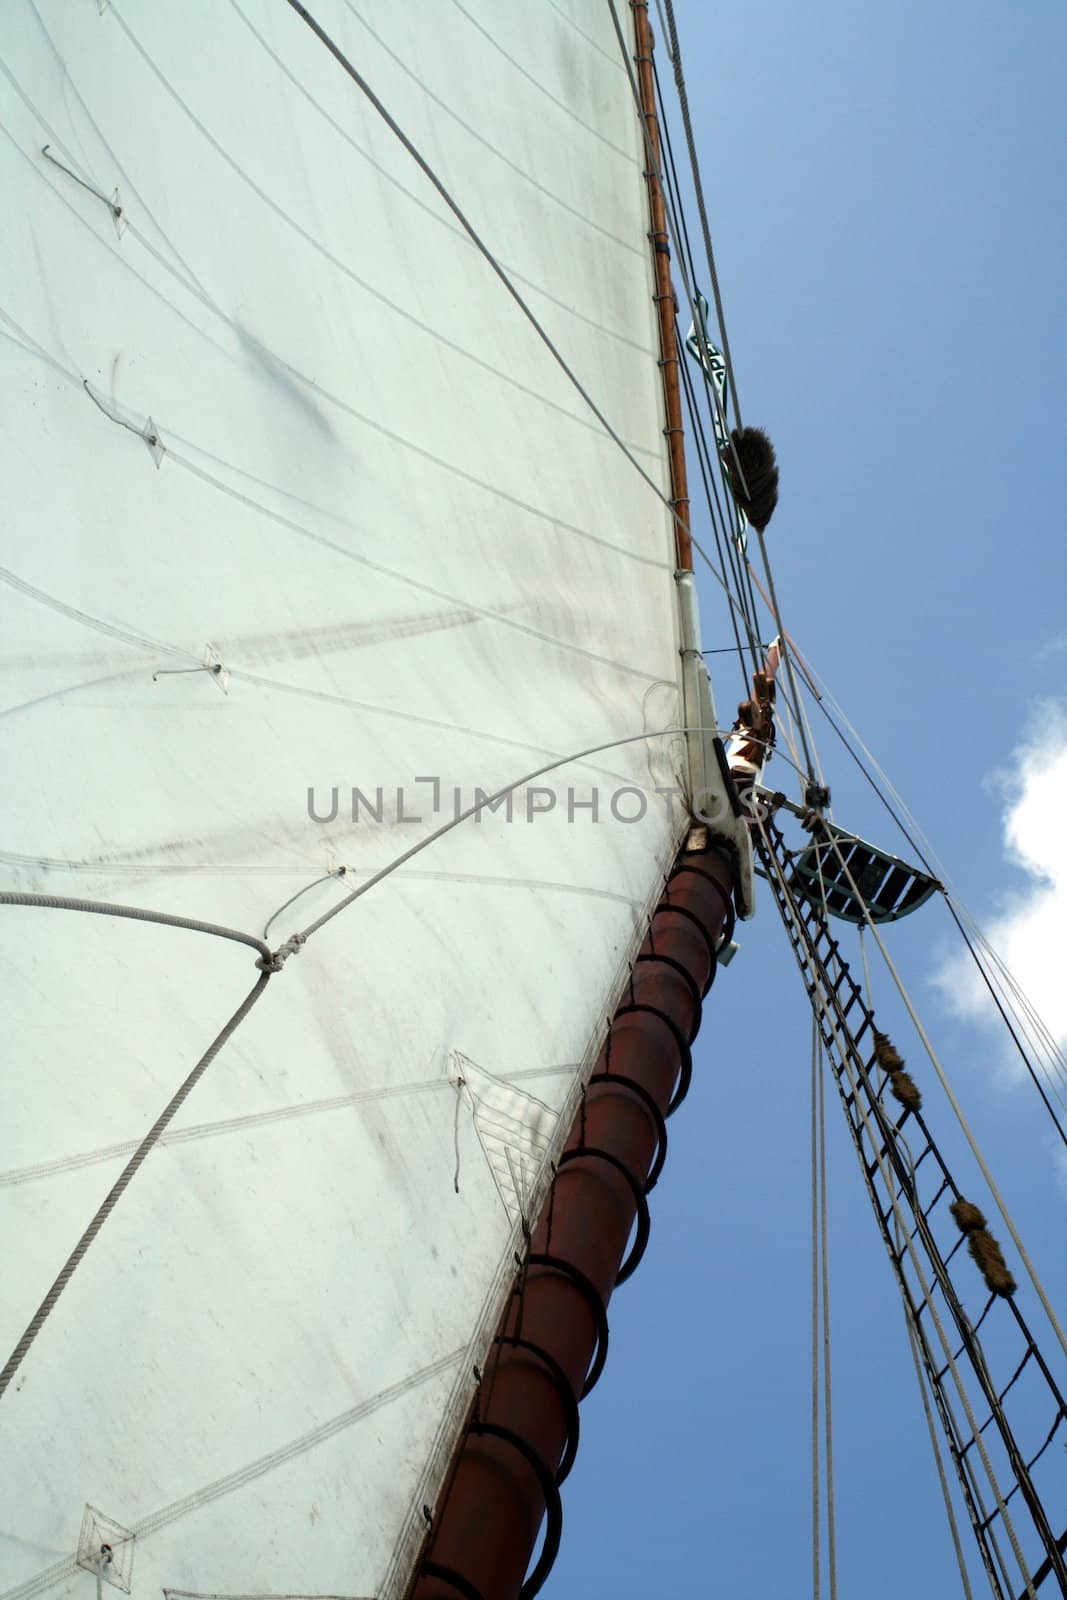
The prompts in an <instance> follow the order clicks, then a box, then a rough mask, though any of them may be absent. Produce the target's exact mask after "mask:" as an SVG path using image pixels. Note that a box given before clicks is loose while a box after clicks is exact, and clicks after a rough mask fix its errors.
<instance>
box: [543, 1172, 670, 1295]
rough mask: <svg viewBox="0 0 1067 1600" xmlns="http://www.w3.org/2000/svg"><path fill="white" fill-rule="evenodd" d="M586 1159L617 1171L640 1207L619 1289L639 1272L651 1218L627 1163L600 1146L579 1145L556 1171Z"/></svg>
mask: <svg viewBox="0 0 1067 1600" xmlns="http://www.w3.org/2000/svg"><path fill="white" fill-rule="evenodd" d="M585 1156H596V1158H597V1159H598V1160H599V1161H606V1162H607V1163H608V1165H609V1166H612V1167H614V1168H615V1171H616V1172H618V1173H619V1174H620V1176H621V1177H623V1178H624V1179H625V1180H626V1182H627V1184H628V1185H629V1188H630V1193H631V1194H632V1195H633V1197H634V1204H635V1205H636V1206H637V1237H636V1239H635V1240H634V1242H633V1248H632V1249H631V1251H630V1253H629V1255H628V1256H627V1257H626V1260H625V1261H624V1262H623V1264H622V1266H621V1267H620V1268H619V1270H618V1273H617V1274H616V1277H615V1288H616V1289H617V1288H618V1287H619V1284H620V1283H625V1282H626V1280H627V1278H629V1277H631V1276H632V1275H633V1274H634V1273H635V1272H636V1271H637V1269H638V1267H639V1266H640V1265H641V1257H642V1256H643V1255H644V1253H645V1250H646V1249H647V1248H648V1236H649V1234H650V1233H651V1231H652V1218H651V1216H650V1214H649V1209H648V1200H647V1198H646V1196H645V1191H644V1189H643V1188H642V1186H641V1180H640V1179H639V1178H635V1177H634V1174H633V1173H632V1172H631V1171H630V1168H629V1167H628V1166H627V1165H626V1163H625V1161H622V1160H620V1158H619V1157H618V1156H616V1155H612V1153H611V1151H610V1150H601V1149H600V1147H599V1146H598V1145H592V1144H579V1145H575V1146H574V1148H573V1149H572V1150H564V1152H563V1154H562V1155H561V1156H560V1158H559V1163H558V1166H557V1170H558V1171H562V1169H563V1168H564V1167H565V1166H566V1165H567V1163H568V1162H569V1161H577V1160H579V1159H581V1158H583V1157H585Z"/></svg>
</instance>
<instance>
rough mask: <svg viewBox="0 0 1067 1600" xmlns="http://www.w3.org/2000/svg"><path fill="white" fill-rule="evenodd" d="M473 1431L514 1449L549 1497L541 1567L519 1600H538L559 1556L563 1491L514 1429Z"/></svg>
mask: <svg viewBox="0 0 1067 1600" xmlns="http://www.w3.org/2000/svg"><path fill="white" fill-rule="evenodd" d="M470 1431H471V1433H473V1434H480V1435H481V1436H482V1437H483V1438H485V1437H488V1438H491V1439H501V1440H503V1442H504V1443H505V1444H510V1445H512V1446H513V1447H514V1448H515V1449H516V1450H517V1451H518V1452H519V1454H520V1455H521V1456H522V1457H523V1459H524V1460H525V1461H526V1462H527V1463H528V1464H529V1466H530V1468H531V1469H532V1471H533V1474H534V1476H535V1477H536V1479H537V1481H538V1483H539V1484H540V1486H541V1492H542V1493H543V1495H544V1497H545V1515H546V1517H547V1519H548V1525H547V1527H546V1528H545V1540H544V1543H543V1544H542V1546H541V1554H540V1556H539V1557H538V1560H537V1565H536V1566H535V1567H534V1569H533V1571H532V1572H531V1573H530V1574H529V1576H528V1577H527V1579H526V1582H525V1583H524V1584H523V1586H522V1588H521V1589H520V1590H519V1600H534V1595H537V1594H540V1592H541V1589H542V1587H543V1585H544V1581H545V1579H546V1578H547V1577H548V1574H549V1573H550V1572H551V1570H552V1568H553V1566H554V1565H555V1561H556V1557H557V1555H558V1554H559V1542H560V1538H561V1537H562V1534H563V1502H562V1500H561V1499H560V1496H559V1489H558V1488H557V1487H556V1483H555V1480H554V1479H553V1477H552V1474H551V1472H549V1470H548V1468H547V1467H546V1466H545V1464H544V1462H543V1461H542V1460H541V1457H540V1456H539V1455H538V1454H537V1451H536V1450H535V1449H534V1448H533V1446H532V1445H529V1444H527V1443H526V1440H525V1439H523V1438H521V1437H520V1435H519V1434H517V1433H513V1432H512V1430H511V1429H510V1428H504V1427H501V1425H500V1424H499V1423H498V1422H477V1421H475V1422H472V1423H471V1425H470Z"/></svg>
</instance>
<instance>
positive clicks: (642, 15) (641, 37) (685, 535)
mask: <svg viewBox="0 0 1067 1600" xmlns="http://www.w3.org/2000/svg"><path fill="white" fill-rule="evenodd" d="M630 9H631V11H632V12H633V14H634V41H635V44H636V51H635V54H634V61H635V63H636V66H637V83H638V88H639V90H640V93H641V115H642V117H643V119H644V125H645V141H644V143H645V179H646V181H647V183H648V210H649V217H650V218H651V224H652V225H651V229H650V231H649V235H648V237H649V242H650V243H651V245H652V268H653V272H654V274H655V284H656V292H655V296H654V299H655V302H656V314H657V316H658V318H659V352H660V370H661V371H662V373H663V405H664V414H665V416H666V419H667V421H666V426H665V428H664V433H665V435H666V438H667V448H668V459H669V463H670V474H671V505H672V507H673V509H674V519H675V520H674V547H675V561H676V564H677V567H678V570H679V571H680V572H692V570H693V546H692V541H691V539H690V537H689V483H688V479H687V477H686V470H685V436H684V430H683V427H682V388H681V380H680V378H679V373H678V364H679V361H680V358H681V352H680V351H679V349H678V340H677V337H676V334H675V328H674V316H675V310H676V306H675V300H674V285H673V284H672V282H671V246H670V238H669V236H668V233H667V211H666V205H665V202H664V198H663V184H662V182H661V180H660V141H659V119H658V117H657V116H656V86H655V79H654V77H653V73H652V48H653V40H652V29H651V27H650V26H649V21H648V5H647V3H646V0H630Z"/></svg>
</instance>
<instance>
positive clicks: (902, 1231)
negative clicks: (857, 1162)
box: [756, 817, 1037, 1600]
mask: <svg viewBox="0 0 1067 1600" xmlns="http://www.w3.org/2000/svg"><path fill="white" fill-rule="evenodd" d="M756 820H757V826H758V827H759V829H760V833H761V835H762V837H763V842H764V846H765V850H766V853H767V857H768V859H769V860H770V861H771V863H772V864H773V868H774V872H775V875H776V877H777V879H778V882H779V885H780V887H781V890H782V894H783V896H784V898H785V899H786V902H787V904H788V905H789V906H790V909H791V912H792V914H793V917H794V919H795V920H796V921H797V924H798V926H799V915H798V913H797V909H796V900H795V897H794V895H793V893H792V890H791V889H790V887H789V885H788V883H787V882H786V880H785V877H784V874H783V873H782V870H781V867H780V866H779V863H778V858H777V856H776V855H775V853H774V851H773V850H772V849H771V846H770V841H769V839H768V837H767V832H766V828H765V825H764V823H763V820H762V818H760V817H757V819H756ZM820 891H821V894H822V899H823V905H824V907H825V904H826V897H825V886H824V885H823V883H822V877H821V873H820ZM801 959H802V960H803V961H804V963H805V965H806V966H807V970H808V975H809V979H810V981H811V986H812V989H813V990H814V991H815V992H816V994H817V996H818V1005H819V1009H820V1011H821V1012H822V1014H823V1015H824V1016H825V1017H826V1018H827V1021H828V1023H829V1026H830V1030H831V1033H832V1036H833V1041H834V1045H835V1047H836V1050H837V1054H838V1057H839V1059H840V1062H841V1067H842V1070H843V1072H844V1073H845V1075H846V1077H847V1079H848V1083H849V1089H850V1092H851V1095H852V1101H853V1104H854V1106H856V1108H857V1110H858V1112H859V1116H860V1120H861V1122H862V1125H863V1132H864V1133H865V1134H866V1135H867V1138H868V1139H869V1141H870V1144H871V1149H872V1151H873V1154H874V1160H875V1162H876V1164H877V1167H878V1171H879V1175H880V1176H881V1179H882V1182H883V1184H884V1185H885V1188H886V1192H887V1194H888V1196H889V1201H890V1205H891V1207H892V1211H893V1217H894V1226H895V1228H896V1230H897V1237H898V1239H900V1238H902V1239H903V1241H904V1245H905V1247H906V1249H907V1252H908V1255H909V1257H910V1258H911V1264H912V1269H913V1271H914V1272H915V1276H916V1278H917V1280H918V1283H919V1287H920V1290H921V1292H922V1302H923V1303H925V1305H926V1306H927V1308H928V1309H929V1312H930V1317H931V1320H932V1322H933V1324H934V1328H935V1331H936V1333H937V1337H938V1342H939V1343H940V1345H941V1349H942V1353H943V1354H944V1357H945V1367H946V1370H947V1371H949V1372H950V1373H951V1375H952V1380H953V1383H954V1384H955V1387H956V1391H957V1394H958V1395H959V1399H960V1404H961V1405H962V1407H963V1411H964V1415H965V1417H966V1419H967V1424H968V1427H969V1429H970V1434H971V1437H972V1438H973V1439H974V1443H975V1447H976V1449H977V1451H978V1454H979V1457H980V1459H981V1462H982V1465H983V1467H984V1469H985V1473H986V1477H987V1478H988V1480H989V1485H990V1488H991V1489H992V1492H993V1497H994V1499H995V1500H996V1503H997V1510H998V1511H999V1513H1000V1515H1001V1519H1002V1522H1003V1526H1004V1529H1005V1532H1006V1533H1007V1536H1008V1540H1009V1542H1010V1544H1011V1547H1012V1550H1013V1552H1014V1554H1015V1558H1016V1560H1017V1562H1018V1564H1019V1570H1020V1573H1021V1574H1022V1577H1023V1581H1024V1583H1025V1585H1026V1592H1027V1594H1028V1595H1029V1596H1030V1597H1031V1600H1037V1596H1036V1592H1035V1590H1034V1587H1033V1584H1032V1583H1031V1581H1030V1576H1029V1572H1028V1569H1027V1566H1026V1563H1025V1561H1024V1559H1023V1554H1022V1550H1021V1548H1020V1546H1019V1542H1018V1538H1017V1535H1016V1533H1015V1528H1014V1525H1013V1523H1012V1520H1011V1517H1010V1515H1009V1513H1008V1509H1007V1505H1006V1503H1005V1500H1004V1497H1003V1495H1002V1493H1001V1490H1000V1485H999V1482H998V1480H997V1477H996V1474H995V1472H994V1471H993V1467H992V1463H991V1462H990V1459H989V1455H988V1452H987V1450H986V1448H985V1443H984V1440H983V1438H982V1435H981V1433H980V1432H979V1429H978V1424H977V1419H976V1418H975V1415H974V1412H973V1410H972V1407H971V1403H970V1398H969V1396H968V1394H967V1391H966V1388H965V1386H964V1383H963V1380H962V1378H961V1376H960V1372H959V1368H958V1366H957V1363H956V1359H955V1357H954V1355H953V1353H952V1347H951V1345H950V1343H949V1341H948V1339H947V1338H946V1336H945V1330H944V1327H943V1326H942V1322H941V1318H940V1317H939V1316H938V1313H937V1307H936V1305H935V1304H934V1301H933V1298H932V1293H931V1289H930V1285H929V1283H928V1280H927V1277H926V1273H925V1271H924V1270H923V1265H922V1261H921V1259H920V1257H919V1254H918V1251H917V1250H916V1247H915V1242H914V1240H913V1239H912V1237H911V1232H910V1229H909V1228H908V1226H907V1221H906V1219H905V1218H904V1216H903V1214H902V1213H901V1209H900V1203H899V1200H898V1198H897V1192H896V1188H897V1186H896V1182H895V1180H894V1179H893V1178H892V1175H891V1174H890V1173H888V1172H887V1166H886V1155H885V1153H884V1151H883V1149H882V1144H883V1141H882V1140H881V1139H880V1138H879V1137H876V1136H875V1135H874V1134H872V1131H871V1126H870V1119H869V1117H868V1114H867V1110H866V1106H865V1104H864V1099H863V1096H862V1095H861V1094H860V1081H859V1075H858V1073H857V1072H856V1070H855V1067H854V1064H853V1061H852V1056H851V1052H850V1050H849V1049H848V1045H847V1040H848V1030H847V1025H845V1024H844V1023H843V1021H842V1020H840V1019H839V1018H838V1017H837V1016H836V1015H835V1011H836V1009H837V1007H838V1004H839V1002H838V1000H837V996H836V995H833V994H832V993H827V990H826V988H825V986H824V984H823V981H822V974H821V973H820V972H819V970H818V968H817V967H816V965H815V963H814V961H813V959H812V958H811V957H810V956H805V955H804V954H803V953H802V954H801ZM831 1000H832V1002H833V1004H831ZM842 1032H843V1033H844V1036H845V1040H846V1043H845V1044H844V1045H843V1044H842V1039H841V1034H842ZM861 1159H862V1152H861ZM909 1159H910V1157H909ZM891 1259H892V1257H891ZM933 1265H934V1270H935V1274H936V1275H937V1277H938V1282H939V1285H940V1286H941V1287H942V1290H943V1292H944V1288H945V1286H944V1284H941V1277H942V1271H941V1269H939V1267H938V1264H937V1262H936V1261H935V1262H933ZM894 1267H896V1263H895V1262H894ZM946 1277H947V1274H946ZM949 1287H951V1284H949ZM904 1306H905V1315H907V1316H909V1317H910V1314H911V1313H910V1308H909V1306H908V1302H907V1299H906V1297H905V1298H904ZM916 1331H917V1333H918V1330H916ZM961 1459H962V1458H961ZM971 1484H972V1489H973V1490H974V1492H975V1494H976V1496H977V1499H978V1503H979V1510H980V1511H981V1512H982V1516H983V1520H984V1518H985V1509H984V1506H983V1505H982V1503H981V1495H980V1494H979V1492H978V1487H977V1483H976V1482H975V1479H974V1476H973V1474H972V1475H971ZM987 1531H988V1530H987ZM990 1539H991V1543H992V1544H993V1548H994V1549H995V1550H996V1551H997V1557H998V1560H1000V1559H1001V1558H1000V1552H999V1549H997V1546H996V1542H995V1540H994V1539H993V1538H992V1535H991V1534H990ZM1001 1565H1002V1567H1003V1561H1001ZM1004 1577H1005V1581H1006V1582H1007V1583H1008V1585H1009V1590H1010V1588H1011V1584H1010V1579H1009V1578H1008V1575H1007V1572H1005V1573H1004Z"/></svg>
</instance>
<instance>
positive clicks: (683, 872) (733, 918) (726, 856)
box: [666, 841, 737, 945]
mask: <svg viewBox="0 0 1067 1600" xmlns="http://www.w3.org/2000/svg"><path fill="white" fill-rule="evenodd" d="M700 854H701V855H707V854H715V855H717V856H719V857H721V858H722V859H723V860H725V861H726V862H727V863H728V864H729V866H730V868H731V869H733V866H734V860H733V853H732V852H731V851H730V850H728V849H726V848H725V847H723V848H719V847H718V846H717V845H716V844H715V842H714V841H713V842H712V845H711V849H710V850H709V851H702V852H700ZM697 859H698V860H699V856H698V857H697ZM687 875H688V876H690V877H695V878H696V879H697V880H698V882H700V883H702V884H711V885H712V886H713V887H714V888H716V889H719V891H720V893H721V895H722V900H723V905H724V915H723V923H722V937H721V942H722V943H723V944H724V945H727V944H729V943H730V941H731V939H732V938H733V936H734V929H735V928H736V927H737V912H736V911H735V910H734V902H733V896H732V895H730V894H728V893H727V892H726V890H725V889H721V888H720V885H719V884H718V883H716V882H715V879H714V878H709V877H708V876H707V874H706V873H703V872H698V871H697V869H696V868H695V867H692V866H690V865H689V864H688V862H683V863H682V865H681V866H680V867H677V868H676V869H675V871H674V872H672V873H671V875H670V877H669V878H668V880H667V889H666V909H667V910H670V911H680V912H682V914H683V915H688V916H693V915H694V914H693V912H691V911H688V909H687V907H685V906H681V905H678V904H677V903H676V902H675V901H674V900H673V899H671V898H670V893H671V886H672V885H673V884H675V883H677V882H678V880H679V878H684V877H686V876H687ZM705 937H706V935H705Z"/></svg>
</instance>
